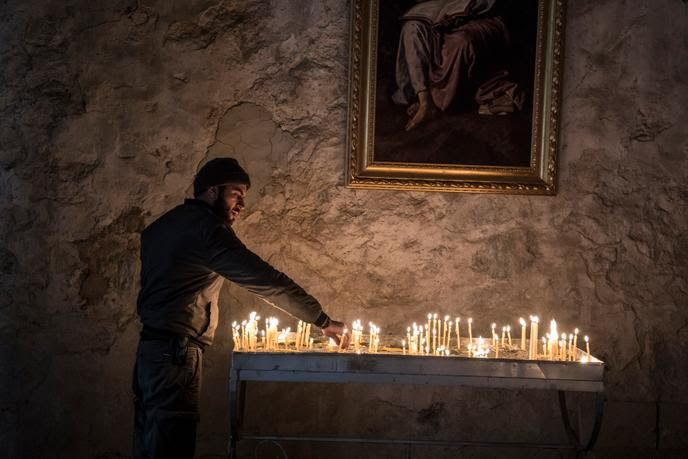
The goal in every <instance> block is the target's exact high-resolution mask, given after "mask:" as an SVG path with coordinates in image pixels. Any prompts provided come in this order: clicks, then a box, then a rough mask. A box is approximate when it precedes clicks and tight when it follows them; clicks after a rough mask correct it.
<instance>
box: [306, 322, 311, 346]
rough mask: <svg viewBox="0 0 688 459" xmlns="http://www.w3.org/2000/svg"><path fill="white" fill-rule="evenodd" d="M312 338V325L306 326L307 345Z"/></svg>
mask: <svg viewBox="0 0 688 459" xmlns="http://www.w3.org/2000/svg"><path fill="white" fill-rule="evenodd" d="M310 338H311V324H308V325H306V341H305V342H306V343H308V342H309V340H310Z"/></svg>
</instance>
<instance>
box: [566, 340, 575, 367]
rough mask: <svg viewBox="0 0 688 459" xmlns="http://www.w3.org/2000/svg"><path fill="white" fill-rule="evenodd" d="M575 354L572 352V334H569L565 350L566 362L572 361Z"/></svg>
mask: <svg viewBox="0 0 688 459" xmlns="http://www.w3.org/2000/svg"><path fill="white" fill-rule="evenodd" d="M574 356H575V353H574V352H573V334H572V333H569V345H568V348H567V356H566V360H574V359H575V357H574Z"/></svg>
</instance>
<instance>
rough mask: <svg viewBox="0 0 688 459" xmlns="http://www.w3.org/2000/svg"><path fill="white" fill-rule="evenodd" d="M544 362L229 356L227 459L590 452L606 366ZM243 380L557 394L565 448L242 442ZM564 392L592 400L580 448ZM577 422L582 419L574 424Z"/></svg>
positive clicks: (271, 354)
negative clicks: (401, 448) (278, 452)
mask: <svg viewBox="0 0 688 459" xmlns="http://www.w3.org/2000/svg"><path fill="white" fill-rule="evenodd" d="M592 360H593V361H591V362H588V363H580V362H558V361H548V360H514V359H492V358H491V359H485V358H467V357H458V356H449V357H438V356H408V355H399V354H352V353H336V352H332V353H325V352H308V353H302V352H299V353H296V352H234V353H233V355H232V367H231V370H230V379H229V402H230V441H229V457H230V458H234V457H236V443H237V441H240V440H241V439H251V440H269V441H278V440H282V441H309V442H342V443H350V442H357V443H403V444H408V445H411V444H435V445H457V446H493V447H494V446H508V447H543V448H567V449H576V450H578V451H581V452H588V451H590V450H591V449H592V448H593V446H594V445H595V442H596V440H597V437H598V434H599V430H600V426H601V423H602V416H603V411H604V401H605V396H604V363H602V362H601V361H599V360H597V359H592ZM249 381H279V382H320V383H366V384H376V383H382V384H421V385H446V386H456V385H458V386H470V387H488V388H498V389H512V390H518V389H539V390H556V391H558V395H559V408H560V411H561V416H562V421H563V424H564V429H565V431H566V434H567V436H568V438H569V444H565V445H560V444H534V443H506V442H468V441H437V440H413V439H375V438H333V437H279V436H243V437H242V436H241V424H242V419H243V413H244V407H245V403H246V383H247V382H249ZM566 392H589V393H594V394H595V400H594V405H595V411H594V416H595V417H594V422H593V427H592V432H591V434H590V437H589V440H588V441H587V443H585V444H583V442H582V437H581V436H580V435H581V432H580V431H581V430H582V429H581V426H579V428H578V430H576V429H574V427H573V426H572V424H571V421H570V418H569V414H568V406H567V403H566ZM579 420H580V419H579Z"/></svg>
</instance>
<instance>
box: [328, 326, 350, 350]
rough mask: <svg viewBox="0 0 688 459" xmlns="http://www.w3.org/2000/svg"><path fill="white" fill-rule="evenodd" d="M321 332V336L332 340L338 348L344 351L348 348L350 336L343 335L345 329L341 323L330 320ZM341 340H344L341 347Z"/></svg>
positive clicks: (347, 334) (348, 334)
mask: <svg viewBox="0 0 688 459" xmlns="http://www.w3.org/2000/svg"><path fill="white" fill-rule="evenodd" d="M321 330H322V332H323V335H325V336H327V337H328V338H332V339H333V340H334V342H335V343H337V345H338V346H340V347H343V348H345V349H346V348H348V347H349V343H350V342H351V334H350V333H348V332H347V333H344V330H345V328H344V323H343V322H338V321H336V320H332V319H330V321H329V323H328V324H327V326H325V327H323V328H322V329H321ZM340 335H341V338H340ZM341 339H343V340H344V344H343V345H341V344H342V343H341Z"/></svg>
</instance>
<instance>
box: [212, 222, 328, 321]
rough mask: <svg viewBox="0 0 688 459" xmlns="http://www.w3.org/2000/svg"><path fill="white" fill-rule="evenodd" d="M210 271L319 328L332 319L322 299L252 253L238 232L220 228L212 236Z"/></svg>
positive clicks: (223, 227) (213, 231) (214, 230)
mask: <svg viewBox="0 0 688 459" xmlns="http://www.w3.org/2000/svg"><path fill="white" fill-rule="evenodd" d="M208 250H209V254H208V255H209V256H208V261H209V268H210V269H212V270H213V271H215V272H216V273H218V274H219V275H221V276H222V277H224V278H226V279H229V280H230V281H232V282H234V283H235V284H237V285H240V286H241V287H243V288H245V289H247V290H248V291H250V292H253V293H255V294H256V295H258V296H259V297H260V298H262V299H263V300H264V301H265V302H267V303H269V304H271V305H272V306H274V307H276V308H279V309H281V310H283V311H285V312H287V313H288V314H290V315H292V316H294V317H296V318H298V319H301V320H303V321H305V322H309V323H314V324H315V325H316V326H322V325H324V324H325V323H326V322H327V320H328V318H327V315H326V314H325V313H324V312H323V310H322V306H320V303H318V300H316V299H315V298H313V297H312V296H311V295H309V294H308V293H307V292H306V291H305V290H304V289H303V288H301V287H300V286H299V285H298V284H297V283H296V282H294V281H293V280H291V279H290V278H289V277H288V276H287V275H285V274H284V273H282V272H280V271H278V270H276V269H275V268H273V267H272V266H271V265H270V264H269V263H267V262H266V261H264V260H263V259H262V258H260V257H259V256H258V255H256V254H255V253H253V252H251V251H250V250H249V249H248V248H246V246H245V245H244V244H243V243H242V242H241V241H240V240H239V238H238V237H237V236H236V234H234V231H232V230H231V229H229V228H227V227H225V226H217V227H216V228H214V229H213V230H212V231H211V233H210V234H209V237H208Z"/></svg>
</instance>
